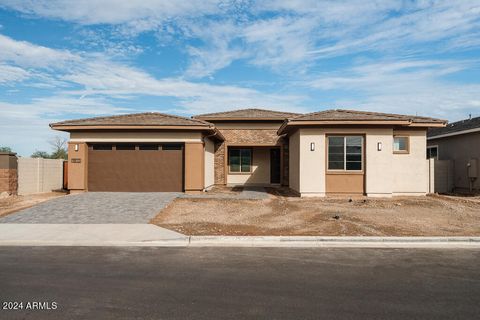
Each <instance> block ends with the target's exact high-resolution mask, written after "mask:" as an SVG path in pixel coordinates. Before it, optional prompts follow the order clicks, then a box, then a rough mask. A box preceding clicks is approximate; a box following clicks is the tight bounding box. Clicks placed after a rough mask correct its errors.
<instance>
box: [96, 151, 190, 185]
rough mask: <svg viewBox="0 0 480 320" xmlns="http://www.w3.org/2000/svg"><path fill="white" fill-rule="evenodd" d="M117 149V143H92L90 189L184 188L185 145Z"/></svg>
mask: <svg viewBox="0 0 480 320" xmlns="http://www.w3.org/2000/svg"><path fill="white" fill-rule="evenodd" d="M102 149H103V150H102ZM118 149H119V150H117V148H116V147H115V145H114V146H113V147H110V146H108V145H106V147H101V146H100V147H98V148H93V147H92V146H90V148H89V151H88V190H89V191H117V192H170V191H177V192H181V191H183V148H182V147H174V148H172V147H171V146H170V147H169V146H166V147H165V148H162V146H158V148H155V147H153V148H149V147H148V146H147V147H144V148H142V149H143V150H140V147H139V146H138V145H136V146H134V147H133V149H130V150H129V147H127V146H124V147H123V148H122V147H118ZM120 149H121V150H120ZM148 149H151V150H148Z"/></svg>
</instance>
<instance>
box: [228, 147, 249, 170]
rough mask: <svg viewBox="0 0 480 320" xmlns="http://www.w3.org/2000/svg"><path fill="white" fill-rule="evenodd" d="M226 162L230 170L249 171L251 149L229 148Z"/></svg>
mask: <svg viewBox="0 0 480 320" xmlns="http://www.w3.org/2000/svg"><path fill="white" fill-rule="evenodd" d="M228 163H229V166H230V172H237V173H241V172H251V170H252V149H239V148H235V149H229V150H228Z"/></svg>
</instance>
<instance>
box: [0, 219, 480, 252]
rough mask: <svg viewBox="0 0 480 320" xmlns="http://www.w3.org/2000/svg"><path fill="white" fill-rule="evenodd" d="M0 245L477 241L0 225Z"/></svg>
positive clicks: (441, 244)
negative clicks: (277, 235)
mask: <svg viewBox="0 0 480 320" xmlns="http://www.w3.org/2000/svg"><path fill="white" fill-rule="evenodd" d="M0 246H131V247H138V246H145V247H147V246H156V247H292V248H321V247H331V248H333V247H343V248H480V237H322V236H280V237H275V236H258V237H255V236H243V237H236V236H186V235H183V234H180V233H177V232H174V231H171V230H168V229H165V228H161V227H157V226H155V225H152V224H11V223H10V224H0Z"/></svg>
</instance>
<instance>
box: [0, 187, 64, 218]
mask: <svg viewBox="0 0 480 320" xmlns="http://www.w3.org/2000/svg"><path fill="white" fill-rule="evenodd" d="M64 195H65V193H62V192H48V193H39V194H31V195H26V196H10V197H7V198H3V199H0V217H4V216H6V215H8V214H10V213H14V212H16V211H18V210H22V209H26V208H29V207H31V206H34V205H36V204H38V203H40V202H44V201H47V200H50V199H53V198H57V197H63V196H64Z"/></svg>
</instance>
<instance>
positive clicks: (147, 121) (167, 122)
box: [50, 112, 213, 128]
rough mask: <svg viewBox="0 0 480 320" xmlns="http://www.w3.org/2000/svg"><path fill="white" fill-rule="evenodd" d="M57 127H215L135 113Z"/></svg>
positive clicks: (172, 116) (167, 115)
mask: <svg viewBox="0 0 480 320" xmlns="http://www.w3.org/2000/svg"><path fill="white" fill-rule="evenodd" d="M50 126H51V127H52V128H54V127H56V126H206V127H209V126H213V124H211V123H208V122H206V121H202V120H198V119H191V118H185V117H180V116H174V115H169V114H164V113H159V112H145V113H133V114H124V115H116V116H108V117H95V118H85V119H77V120H66V121H61V122H56V123H52V124H50Z"/></svg>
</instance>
